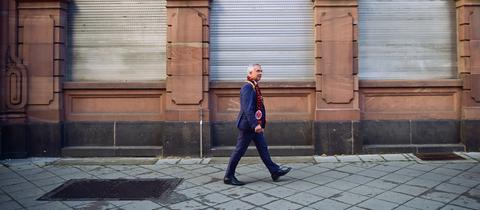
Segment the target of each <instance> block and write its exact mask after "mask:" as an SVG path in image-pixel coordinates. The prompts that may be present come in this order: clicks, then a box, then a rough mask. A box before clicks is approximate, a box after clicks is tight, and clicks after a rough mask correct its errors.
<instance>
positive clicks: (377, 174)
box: [358, 169, 388, 178]
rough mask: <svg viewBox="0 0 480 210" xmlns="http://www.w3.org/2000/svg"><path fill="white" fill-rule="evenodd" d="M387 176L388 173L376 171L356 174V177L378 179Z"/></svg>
mask: <svg viewBox="0 0 480 210" xmlns="http://www.w3.org/2000/svg"><path fill="white" fill-rule="evenodd" d="M387 174H388V173H387V172H385V171H378V170H373V169H369V170H365V171H361V172H358V175H363V176H368V177H372V178H380V177H382V176H385V175H387Z"/></svg>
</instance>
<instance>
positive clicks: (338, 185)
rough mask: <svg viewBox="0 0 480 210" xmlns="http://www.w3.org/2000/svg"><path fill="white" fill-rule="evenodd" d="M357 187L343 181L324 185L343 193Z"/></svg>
mask: <svg viewBox="0 0 480 210" xmlns="http://www.w3.org/2000/svg"><path fill="white" fill-rule="evenodd" d="M358 185H359V184H355V183H352V182H346V181H343V180H338V181H334V182H330V183H328V184H326V185H325V186H327V187H331V188H335V189H339V190H342V191H344V190H349V189H352V188H354V187H357V186H358Z"/></svg>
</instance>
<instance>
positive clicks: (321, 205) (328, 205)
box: [310, 199, 350, 209]
mask: <svg viewBox="0 0 480 210" xmlns="http://www.w3.org/2000/svg"><path fill="white" fill-rule="evenodd" d="M310 207H312V208H315V209H347V208H348V207H350V205H349V204H346V203H342V202H339V201H335V200H331V199H324V200H321V201H319V202H316V203H312V204H311V205H310Z"/></svg>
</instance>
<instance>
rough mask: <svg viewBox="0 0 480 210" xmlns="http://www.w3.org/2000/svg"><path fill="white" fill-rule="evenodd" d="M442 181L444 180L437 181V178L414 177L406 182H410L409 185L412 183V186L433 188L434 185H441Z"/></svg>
mask: <svg viewBox="0 0 480 210" xmlns="http://www.w3.org/2000/svg"><path fill="white" fill-rule="evenodd" d="M440 183H442V182H440V181H435V180H426V179H419V178H415V179H412V180H410V181H408V182H406V183H405V184H408V185H411V186H416V187H426V188H432V187H434V186H437V185H439V184H440Z"/></svg>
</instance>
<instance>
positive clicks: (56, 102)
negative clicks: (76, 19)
mask: <svg viewBox="0 0 480 210" xmlns="http://www.w3.org/2000/svg"><path fill="white" fill-rule="evenodd" d="M67 3H68V0H40V1H33V0H19V1H18V19H19V20H18V24H19V26H18V37H19V38H18V39H19V40H18V41H19V42H18V43H19V44H18V51H19V58H20V59H21V61H22V63H23V64H24V65H25V66H26V67H27V69H28V99H27V101H28V103H27V115H28V119H29V121H32V122H59V121H61V120H62V118H63V117H62V115H63V113H62V112H63V108H62V106H63V103H62V81H63V77H64V72H65V57H66V49H65V46H66V45H65V40H66V39H65V36H66V24H67V20H66V18H67V13H66V10H67Z"/></svg>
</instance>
